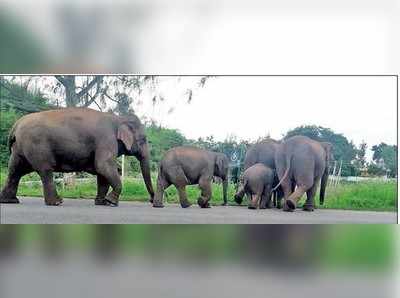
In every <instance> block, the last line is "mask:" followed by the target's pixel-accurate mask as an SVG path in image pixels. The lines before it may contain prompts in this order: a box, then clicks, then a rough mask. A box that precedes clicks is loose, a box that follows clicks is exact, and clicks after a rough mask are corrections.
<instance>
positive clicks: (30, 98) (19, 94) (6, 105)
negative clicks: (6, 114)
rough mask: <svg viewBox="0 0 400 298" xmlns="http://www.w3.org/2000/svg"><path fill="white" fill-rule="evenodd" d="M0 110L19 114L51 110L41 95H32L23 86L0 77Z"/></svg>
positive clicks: (46, 100)
mask: <svg viewBox="0 0 400 298" xmlns="http://www.w3.org/2000/svg"><path fill="white" fill-rule="evenodd" d="M0 101H1V110H3V111H4V110H6V111H7V110H10V109H13V110H15V111H17V112H19V113H21V114H28V113H32V112H39V111H43V110H47V109H49V108H51V106H50V105H49V104H48V99H46V98H45V97H44V96H43V95H42V94H41V93H33V92H30V91H28V90H27V89H26V88H24V87H23V86H20V85H18V84H16V83H13V80H12V79H11V80H10V81H8V80H5V79H4V78H2V77H0Z"/></svg>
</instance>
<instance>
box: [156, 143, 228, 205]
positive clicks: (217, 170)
mask: <svg viewBox="0 0 400 298" xmlns="http://www.w3.org/2000/svg"><path fill="white" fill-rule="evenodd" d="M228 166H229V160H228V157H227V156H226V155H225V154H222V153H216V152H210V151H207V150H204V149H200V148H195V147H188V146H183V147H175V148H173V149H170V150H169V151H168V152H167V153H166V154H165V156H164V158H163V159H162V161H161V163H160V169H159V172H158V180H157V191H156V195H155V197H154V202H153V207H164V206H163V195H164V190H165V189H166V188H168V187H169V186H170V185H171V184H173V185H175V187H176V188H177V190H178V194H179V200H180V203H181V206H182V208H187V207H189V206H190V205H191V204H190V203H189V201H188V199H187V196H186V191H185V187H186V185H193V184H198V185H199V188H200V189H201V196H200V198H199V199H198V200H197V203H198V204H199V206H200V207H201V208H209V207H210V205H209V200H210V199H211V182H212V180H213V177H214V176H216V177H219V178H221V179H222V185H223V196H224V205H226V203H227V197H226V192H227V187H228Z"/></svg>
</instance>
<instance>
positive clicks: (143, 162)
mask: <svg viewBox="0 0 400 298" xmlns="http://www.w3.org/2000/svg"><path fill="white" fill-rule="evenodd" d="M139 162H140V170H141V171H142V175H143V180H144V183H145V184H146V188H147V191H148V192H149V194H150V202H153V199H154V190H153V184H152V182H151V175H150V172H151V171H150V158H149V151H148V149H147V146H146V148H145V149H144V150H142V154H141V157H140V158H139Z"/></svg>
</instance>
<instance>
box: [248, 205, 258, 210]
mask: <svg viewBox="0 0 400 298" xmlns="http://www.w3.org/2000/svg"><path fill="white" fill-rule="evenodd" d="M247 208H249V209H251V210H256V209H257V206H253V205H249V206H248V207H247Z"/></svg>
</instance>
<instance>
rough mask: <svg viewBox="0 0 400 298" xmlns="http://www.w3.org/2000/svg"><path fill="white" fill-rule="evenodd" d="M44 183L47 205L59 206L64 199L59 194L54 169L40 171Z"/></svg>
mask: <svg viewBox="0 0 400 298" xmlns="http://www.w3.org/2000/svg"><path fill="white" fill-rule="evenodd" d="M39 176H40V179H41V180H42V184H43V193H44V201H45V203H46V205H47V206H59V205H61V204H62V202H63V200H62V199H61V198H60V197H59V196H58V194H57V189H56V185H55V183H54V179H53V171H51V170H45V171H40V172H39Z"/></svg>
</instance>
